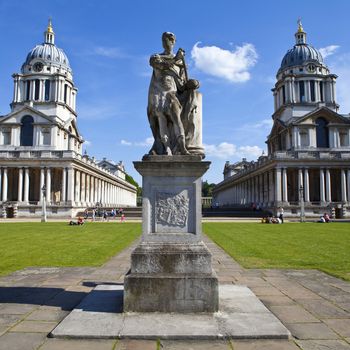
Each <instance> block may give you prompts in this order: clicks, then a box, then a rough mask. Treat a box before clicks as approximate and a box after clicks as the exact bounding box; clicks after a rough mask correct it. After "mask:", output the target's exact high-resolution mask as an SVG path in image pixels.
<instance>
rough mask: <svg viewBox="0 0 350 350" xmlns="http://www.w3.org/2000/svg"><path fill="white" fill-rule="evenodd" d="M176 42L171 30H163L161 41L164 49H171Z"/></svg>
mask: <svg viewBox="0 0 350 350" xmlns="http://www.w3.org/2000/svg"><path fill="white" fill-rule="evenodd" d="M175 42H176V36H175V34H174V33H171V32H164V33H163V35H162V43H163V47H164V50H165V51H172V50H173V47H174V45H175Z"/></svg>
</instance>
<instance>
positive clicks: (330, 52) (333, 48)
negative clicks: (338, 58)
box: [318, 45, 339, 58]
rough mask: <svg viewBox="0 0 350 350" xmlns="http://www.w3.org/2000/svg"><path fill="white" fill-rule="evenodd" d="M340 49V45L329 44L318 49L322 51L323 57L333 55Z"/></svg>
mask: <svg viewBox="0 0 350 350" xmlns="http://www.w3.org/2000/svg"><path fill="white" fill-rule="evenodd" d="M338 49H339V45H329V46H326V47H321V48H320V49H319V50H318V51H320V53H321V55H322V57H323V58H326V57H327V56H331V55H333V54H334V53H335V52H336V51H337V50H338Z"/></svg>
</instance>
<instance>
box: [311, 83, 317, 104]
mask: <svg viewBox="0 0 350 350" xmlns="http://www.w3.org/2000/svg"><path fill="white" fill-rule="evenodd" d="M310 93H311V101H312V102H315V100H316V98H315V81H314V80H310Z"/></svg>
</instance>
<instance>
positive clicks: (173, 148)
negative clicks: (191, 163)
mask: <svg viewBox="0 0 350 350" xmlns="http://www.w3.org/2000/svg"><path fill="white" fill-rule="evenodd" d="M175 41H176V38H175V35H174V34H173V33H170V32H165V33H163V35H162V42H163V48H164V52H163V53H160V54H155V55H152V56H151V58H150V65H151V66H152V67H153V74H152V80H151V83H150V87H149V94H148V107H147V115H148V120H149V123H150V126H151V129H152V133H153V137H154V143H153V146H152V148H151V150H150V154H160V155H161V154H165V155H173V154H190V152H189V150H188V149H187V147H186V145H187V144H188V140H189V139H190V138H191V134H193V130H194V125H193V124H194V123H195V122H194V120H193V119H194V118H193V117H192V118H191V116H193V114H194V113H192V112H193V111H194V110H195V108H196V105H195V104H196V102H195V101H196V99H195V97H194V90H195V89H197V88H198V87H199V82H198V81H197V80H194V79H190V80H189V79H188V77H187V70H186V64H185V61H184V55H185V52H184V50H182V49H181V48H180V49H179V50H178V51H177V53H176V55H175V54H174V53H173V48H174V45H175Z"/></svg>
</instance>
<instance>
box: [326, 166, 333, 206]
mask: <svg viewBox="0 0 350 350" xmlns="http://www.w3.org/2000/svg"><path fill="white" fill-rule="evenodd" d="M326 201H327V202H328V203H330V202H331V201H332V192H331V173H330V171H329V169H326Z"/></svg>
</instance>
